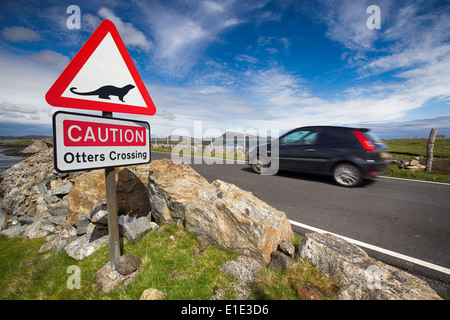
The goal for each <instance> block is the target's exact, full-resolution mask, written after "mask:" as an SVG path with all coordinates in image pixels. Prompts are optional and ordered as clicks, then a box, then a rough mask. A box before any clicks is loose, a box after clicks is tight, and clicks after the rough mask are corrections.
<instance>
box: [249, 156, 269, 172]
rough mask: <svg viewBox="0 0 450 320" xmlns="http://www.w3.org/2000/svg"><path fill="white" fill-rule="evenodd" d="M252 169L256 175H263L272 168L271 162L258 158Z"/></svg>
mask: <svg viewBox="0 0 450 320" xmlns="http://www.w3.org/2000/svg"><path fill="white" fill-rule="evenodd" d="M251 167H252V169H253V171H255V172H256V173H258V174H263V173H264V171H265V170H267V169H268V168H270V162H268V161H264V159H263V158H261V157H260V156H258V158H257V159H256V163H253V164H252V165H251Z"/></svg>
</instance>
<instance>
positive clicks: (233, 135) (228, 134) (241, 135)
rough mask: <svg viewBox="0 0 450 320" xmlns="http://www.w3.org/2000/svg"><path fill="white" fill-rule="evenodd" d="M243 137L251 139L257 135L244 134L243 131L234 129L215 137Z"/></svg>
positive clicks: (239, 138)
mask: <svg viewBox="0 0 450 320" xmlns="http://www.w3.org/2000/svg"><path fill="white" fill-rule="evenodd" d="M245 137H248V138H249V139H251V140H253V139H257V138H258V137H257V136H254V135H251V134H244V133H240V132H234V131H227V132H225V133H224V134H222V135H221V136H218V137H216V139H220V138H222V139H224V140H225V139H234V138H236V139H238V140H243V139H245Z"/></svg>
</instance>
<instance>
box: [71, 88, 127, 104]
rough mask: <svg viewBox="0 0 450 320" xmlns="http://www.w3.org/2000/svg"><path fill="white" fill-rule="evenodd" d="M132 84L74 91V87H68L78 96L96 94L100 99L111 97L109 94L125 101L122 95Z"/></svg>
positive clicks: (124, 94)
mask: <svg viewBox="0 0 450 320" xmlns="http://www.w3.org/2000/svg"><path fill="white" fill-rule="evenodd" d="M133 88H134V86H133V85H132V84H127V85H126V86H124V87H123V88H118V87H115V86H110V85H108V86H103V87H100V88H98V89H97V90H94V91H90V92H76V91H75V90H76V89H77V88H76V87H72V88H70V92H72V93H75V94H78V95H80V96H98V97H99V98H101V99H111V98H110V97H109V96H117V97H119V100H120V101H122V102H125V101H124V100H123V97H125V96H126V95H127V94H128V92H129V91H130V90H131V89H133Z"/></svg>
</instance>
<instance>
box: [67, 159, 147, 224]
mask: <svg viewBox="0 0 450 320" xmlns="http://www.w3.org/2000/svg"><path fill="white" fill-rule="evenodd" d="M145 172H147V173H145ZM141 178H142V180H141ZM147 180H148V167H147V168H139V170H137V167H129V168H116V194H117V207H118V214H119V215H133V216H146V215H147V214H148V213H149V211H150V207H149V202H148V201H149V200H148V195H147V186H146V184H147ZM67 201H68V209H67V218H68V220H69V221H71V222H73V223H76V222H78V219H79V217H80V216H83V215H88V214H89V211H90V210H91V209H92V208H93V207H94V206H95V205H97V204H99V203H106V188H105V172H104V170H93V171H89V172H85V173H83V174H81V175H79V176H77V177H76V178H75V183H74V186H73V188H72V190H71V191H70V193H69V195H68V197H67Z"/></svg>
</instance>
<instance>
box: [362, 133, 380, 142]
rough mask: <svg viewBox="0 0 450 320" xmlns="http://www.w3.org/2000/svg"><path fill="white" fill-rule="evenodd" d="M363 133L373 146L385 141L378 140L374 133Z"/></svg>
mask: <svg viewBox="0 0 450 320" xmlns="http://www.w3.org/2000/svg"><path fill="white" fill-rule="evenodd" d="M362 133H363V134H364V135H365V136H366V137H367V139H369V140H370V141H371V142H372V143H373V144H378V143H382V142H383V141H382V140H381V139H380V138H378V137H377V136H376V135H375V134H374V133H372V132H370V131H362Z"/></svg>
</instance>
